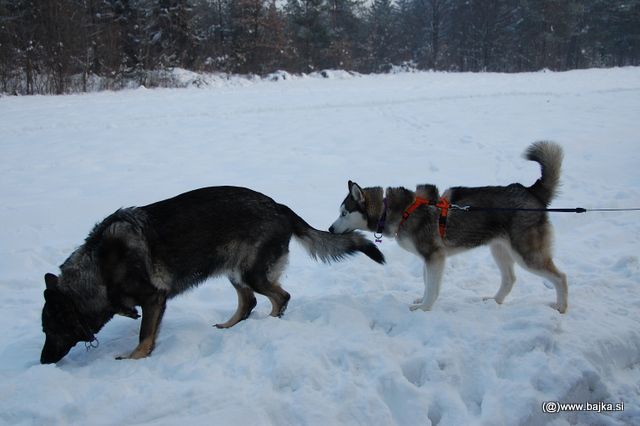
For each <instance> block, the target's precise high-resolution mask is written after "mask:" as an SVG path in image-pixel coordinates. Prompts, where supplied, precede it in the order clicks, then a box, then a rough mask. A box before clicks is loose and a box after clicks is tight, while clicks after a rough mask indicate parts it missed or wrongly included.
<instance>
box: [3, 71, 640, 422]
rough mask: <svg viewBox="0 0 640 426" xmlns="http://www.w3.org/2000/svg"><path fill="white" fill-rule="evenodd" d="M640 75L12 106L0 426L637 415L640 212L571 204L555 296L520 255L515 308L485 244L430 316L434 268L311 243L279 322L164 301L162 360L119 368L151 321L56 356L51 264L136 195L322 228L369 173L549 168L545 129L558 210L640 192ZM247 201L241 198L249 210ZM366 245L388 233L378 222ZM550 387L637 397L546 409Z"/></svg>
mask: <svg viewBox="0 0 640 426" xmlns="http://www.w3.org/2000/svg"><path fill="white" fill-rule="evenodd" d="M639 135H640V69H639V68H624V69H614V70H587V71H573V72H566V73H550V72H541V73H532V74H520V75H503V74H445V73H416V74H397V75H384V76H370V77H369V76H368V77H350V78H333V79H321V78H296V79H292V80H286V81H278V82H251V83H248V84H230V85H228V86H223V87H215V88H213V87H210V88H205V89H195V88H194V89H175V90H169V89H165V90H145V89H139V90H130V91H123V92H118V93H98V94H90V95H74V96H62V97H40V96H34V97H17V98H16V97H4V98H0V170H1V179H2V183H1V184H0V197H1V198H0V199H1V200H2V203H1V205H0V223H1V224H2V226H1V227H0V328H1V329H2V333H0V423H2V424H12V425H13V424H20V425H32V424H33V425H45V424H46V425H67V424H83V425H120V424H130V425H175V424H183V425H212V424H213V425H231V424H246V425H249V424H250V425H338V424H344V425H429V424H432V425H435V424H439V425H520V424H522V425H529V424H531V425H542V424H552V425H567V424H603V425H632V424H636V425H637V424H640V257H639V256H640V212H628V213H595V212H592V213H587V214H582V215H578V214H554V215H553V216H551V220H552V222H553V224H554V227H555V236H556V244H555V253H556V256H555V258H556V263H557V265H558V266H559V268H560V269H562V270H563V271H564V272H565V273H566V274H567V276H568V278H569V311H568V313H567V314H565V315H560V314H559V313H558V312H557V311H555V310H553V309H551V308H550V307H549V306H548V303H550V302H553V301H555V292H554V290H552V289H550V288H548V287H547V286H545V284H544V283H543V282H542V280H541V279H539V278H538V277H536V276H533V275H531V274H528V273H526V272H524V271H523V270H522V269H519V268H517V269H516V274H517V276H518V281H517V282H516V285H515V287H514V289H513V291H512V293H511V295H510V296H509V297H508V298H507V299H506V301H505V303H504V305H502V306H498V305H496V304H495V303H494V302H492V301H488V302H483V301H482V297H483V296H490V295H493V294H494V293H495V291H496V290H497V289H498V287H499V280H500V277H499V271H498V269H497V267H496V265H495V264H494V262H493V260H492V259H491V255H490V253H489V250H488V249H487V248H481V249H477V250H475V251H472V252H467V253H464V254H461V255H458V256H456V257H453V258H450V259H449V261H448V263H447V267H446V271H445V277H444V281H443V286H442V291H441V294H440V298H439V300H438V301H437V302H436V304H435V306H434V309H433V311H431V312H422V311H419V312H410V311H409V309H408V305H409V304H410V303H411V302H412V301H413V299H415V298H416V297H418V296H420V295H421V294H422V291H423V283H422V264H421V262H420V261H419V260H418V258H416V257H415V256H413V255H411V254H409V253H407V252H405V251H403V250H402V249H400V248H399V247H398V246H397V244H396V243H395V242H393V241H390V240H388V239H385V241H384V242H383V244H382V245H381V246H380V248H381V250H382V251H383V252H384V254H385V255H386V257H387V264H386V265H384V266H380V265H377V264H375V263H373V262H372V261H370V260H369V259H367V258H366V257H365V256H362V255H359V256H356V257H354V258H351V259H349V260H347V261H345V262H343V263H338V264H332V265H324V264H319V263H316V262H314V261H313V260H311V259H309V258H308V257H307V255H306V253H305V252H304V251H303V250H302V248H301V247H300V246H299V245H298V244H297V243H295V242H292V244H291V251H292V256H291V257H290V264H289V268H288V269H287V271H286V274H285V276H284V277H283V286H284V288H285V289H287V290H288V291H289V292H290V293H291V295H292V299H291V302H290V304H289V309H288V311H287V313H286V315H285V316H284V318H282V319H275V318H271V317H269V316H268V313H269V311H270V305H269V302H268V300H266V299H264V298H259V300H258V306H257V307H256V309H255V311H254V313H253V314H252V315H251V317H250V318H249V319H248V320H247V321H245V322H242V323H240V324H238V325H237V326H235V327H233V328H231V329H229V330H218V329H215V328H213V327H212V324H214V323H217V322H222V321H225V320H227V319H228V317H230V316H231V315H232V314H233V312H234V311H235V308H236V294H235V291H234V289H233V288H232V287H231V285H230V284H229V283H228V281H227V280H226V279H222V278H219V279H215V280H210V281H208V282H206V283H204V284H203V285H201V286H200V287H199V288H197V289H195V290H193V291H191V292H189V293H187V294H185V295H182V296H181V297H178V298H176V299H173V300H171V301H170V302H169V304H168V308H167V313H166V315H165V318H164V322H163V328H162V330H161V332H160V335H159V338H158V342H157V347H156V350H155V351H154V353H153V354H152V356H151V357H150V358H147V359H144V360H139V361H116V360H115V359H114V358H115V357H116V356H117V355H121V354H123V353H126V352H128V351H130V350H131V349H133V348H134V347H135V345H136V343H137V334H138V329H139V321H133V320H131V319H128V318H124V317H117V318H114V319H113V320H112V321H111V322H110V323H108V324H107V325H106V326H105V327H104V328H103V330H102V331H101V332H100V333H99V335H98V338H99V339H100V347H99V348H98V349H94V350H90V351H88V352H87V351H86V350H85V348H84V345H82V344H79V345H77V346H76V347H75V348H74V349H73V350H72V351H71V352H70V353H69V355H68V356H67V357H65V358H64V359H63V360H62V361H61V362H59V363H58V364H57V365H40V364H39V357H40V350H41V348H42V345H43V343H44V334H43V333H42V330H41V324H40V314H41V309H42V305H43V297H42V291H43V289H44V281H43V278H42V277H43V275H44V274H45V273H46V272H56V273H57V272H58V269H57V268H58V265H59V264H61V263H62V262H63V261H64V260H65V259H66V257H67V256H68V255H69V254H70V253H71V251H72V250H74V248H75V247H77V246H78V245H79V244H80V243H81V242H82V241H83V239H84V237H85V236H86V234H87V233H88V231H89V230H90V229H91V227H92V226H93V224H94V223H95V222H97V221H99V220H101V219H102V218H104V217H105V216H107V215H108V214H110V213H111V212H113V211H114V210H115V209H117V208H118V207H121V206H131V205H144V204H147V203H150V202H153V201H157V200H160V199H164V198H167V197H170V196H173V195H176V194H178V193H180V192H183V191H187V190H190V189H194V188H197V187H202V186H210V185H223V184H233V185H240V186H248V187H251V188H253V189H256V190H258V191H261V192H264V193H266V194H268V195H269V196H271V197H273V198H274V199H276V200H277V201H279V202H282V203H285V204H287V205H289V206H290V207H291V208H292V209H293V210H295V211H296V212H298V213H299V214H300V215H301V216H302V217H304V218H305V219H306V220H307V221H308V222H309V223H311V224H312V225H313V226H315V227H317V228H321V229H326V228H327V227H328V226H329V225H330V224H331V223H332V222H333V220H334V219H335V218H336V216H337V213H338V205H339V203H340V202H341V201H342V199H343V198H344V196H345V195H346V190H347V180H348V179H353V180H355V181H357V182H358V183H360V184H361V185H363V186H373V185H382V186H399V185H402V186H407V187H409V188H413V187H414V186H415V185H416V184H418V183H434V184H437V185H438V186H439V187H440V188H446V187H447V186H450V185H495V184H507V183H511V182H515V181H519V182H522V183H524V184H527V185H529V184H532V183H533V182H534V181H535V179H536V178H537V177H538V176H539V168H538V165H537V164H535V163H531V162H527V161H525V160H523V159H522V158H521V154H522V152H523V151H524V150H525V148H526V147H527V146H528V145H529V144H530V143H531V142H533V141H535V140H539V139H550V140H554V141H556V142H558V143H560V144H561V145H562V146H563V147H564V150H565V162H564V165H563V175H562V182H563V186H562V191H561V194H560V196H559V197H558V198H557V199H556V200H555V201H554V202H553V204H552V207H577V206H580V207H586V208H595V207H613V208H621V207H640V136H639ZM241 209H242V206H239V210H241ZM369 237H371V236H370V235H369ZM545 401H560V402H576V403H579V402H596V401H604V402H609V403H619V402H624V411H623V412H613V413H595V412H581V413H566V412H565V413H561V414H545V413H543V412H542V404H543V402H545Z"/></svg>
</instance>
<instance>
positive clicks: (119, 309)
mask: <svg viewBox="0 0 640 426" xmlns="http://www.w3.org/2000/svg"><path fill="white" fill-rule="evenodd" d="M292 235H293V236H294V237H296V238H297V239H298V240H299V241H300V242H301V243H302V245H303V247H304V248H305V249H306V250H307V251H308V252H309V254H310V255H311V256H312V257H314V258H318V259H320V260H322V261H323V262H329V261H332V260H340V259H342V258H343V257H345V256H347V255H350V254H354V253H356V252H358V251H360V252H362V253H364V254H366V255H367V256H369V257H370V258H371V259H373V260H374V261H376V262H378V263H384V257H383V255H382V253H380V251H379V250H378V249H377V248H376V247H375V245H374V244H373V243H372V242H371V241H368V240H367V239H366V238H364V237H363V236H362V235H360V234H358V233H348V234H344V235H333V234H330V233H328V232H324V231H319V230H316V229H314V228H312V227H311V226H310V225H309V224H307V223H306V222H305V221H304V220H303V219H302V218H300V216H298V215H297V214H295V213H294V212H293V211H292V210H291V209H290V208H289V207H287V206H285V205H282V204H278V203H276V202H275V201H274V200H272V199H271V198H269V197H267V196H265V195H263V194H260V193H258V192H255V191H252V190H250V189H246V188H238V187H231V186H220V187H210V188H202V189H197V190H194V191H191V192H187V193H184V194H181V195H178V196H176V197H174V198H171V199H168V200H164V201H160V202H157V203H154V204H150V205H148V206H144V207H131V208H125V209H120V210H118V211H116V212H115V213H113V214H112V215H110V216H108V217H107V218H106V219H104V220H103V221H102V222H100V223H99V224H97V225H96V226H95V227H94V229H93V230H92V231H91V233H90V234H89V236H88V237H87V239H86V240H85V242H84V244H83V245H82V246H80V247H79V248H78V249H77V250H76V251H74V252H73V253H72V254H71V256H69V258H68V259H67V260H66V261H65V262H64V263H63V264H62V265H61V266H60V276H56V275H54V274H46V275H45V283H46V290H45V291H44V298H45V304H44V308H43V310H42V328H43V331H44V332H45V334H46V341H45V344H44V348H43V349H42V355H41V358H40V362H41V363H43V364H44V363H54V362H58V361H59V360H61V359H62V358H63V357H64V356H65V355H66V354H67V353H68V352H69V350H70V349H71V348H72V347H73V346H74V345H75V344H76V343H77V342H81V341H84V342H92V341H94V339H95V334H96V333H98V331H99V330H100V329H101V328H102V327H103V326H104V325H105V324H106V323H107V322H108V321H109V320H110V319H111V318H112V317H113V316H114V315H115V314H122V315H125V316H129V317H132V318H138V317H139V315H138V311H137V308H136V307H137V306H140V307H141V308H142V323H141V326H140V340H139V344H138V346H137V347H136V348H135V349H134V350H133V352H131V353H130V354H129V355H127V356H125V357H124V358H134V359H137V358H143V357H146V356H148V355H149V354H150V353H151V351H152V350H153V348H154V345H155V340H156V335H157V333H158V329H159V326H160V322H161V320H162V316H163V314H164V310H165V305H166V300H167V299H168V298H171V297H173V296H175V295H177V294H180V293H182V292H183V291H185V290H187V289H189V288H190V287H193V286H195V285H197V284H199V283H201V282H203V281H204V280H206V279H207V278H209V277H211V276H215V275H227V276H228V277H229V280H230V281H231V284H232V285H233V286H234V287H235V289H236V291H237V293H238V308H237V311H236V312H235V314H234V315H233V316H232V317H231V318H230V319H229V321H227V322H225V323H223V324H217V325H216V326H217V327H219V328H228V327H232V326H233V325H235V324H236V323H238V322H239V321H242V320H244V319H246V318H247V317H248V316H249V314H250V313H251V310H252V309H253V308H254V307H255V305H256V298H255V295H254V292H256V293H259V294H262V295H264V296H266V297H268V298H269V299H270V301H271V304H272V310H271V315H273V316H278V317H279V316H281V315H282V314H283V313H284V311H285V309H286V307H287V303H288V301H289V298H290V296H289V293H287V292H286V291H285V290H283V289H282V288H281V287H280V284H279V282H278V279H279V277H280V275H281V273H282V272H283V270H284V268H285V266H286V263H287V254H288V251H289V241H290V239H291V236H292Z"/></svg>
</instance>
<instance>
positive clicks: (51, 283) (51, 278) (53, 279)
mask: <svg viewBox="0 0 640 426" xmlns="http://www.w3.org/2000/svg"><path fill="white" fill-rule="evenodd" d="M44 283H45V284H46V285H47V290H53V289H55V288H56V287H57V286H58V277H57V276H55V275H54V274H45V275H44Z"/></svg>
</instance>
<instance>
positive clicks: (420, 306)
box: [409, 303, 431, 311]
mask: <svg viewBox="0 0 640 426" xmlns="http://www.w3.org/2000/svg"><path fill="white" fill-rule="evenodd" d="M418 309H422V310H423V311H430V310H431V306H427V305H424V304H422V303H415V304H413V305H409V310H411V311H417V310H418Z"/></svg>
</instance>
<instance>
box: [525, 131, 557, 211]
mask: <svg viewBox="0 0 640 426" xmlns="http://www.w3.org/2000/svg"><path fill="white" fill-rule="evenodd" d="M524 158H526V159H527V160H531V161H535V162H537V163H539V164H540V167H541V169H542V177H540V179H538V180H537V181H536V182H535V183H534V184H533V185H532V186H531V187H529V190H530V191H531V192H532V193H533V194H534V195H535V196H536V197H537V198H538V199H539V200H540V201H542V203H543V204H544V205H545V206H547V207H548V206H549V204H550V203H551V200H553V198H554V197H555V196H556V194H557V191H558V186H559V185H560V168H561V167H562V158H563V154H562V148H561V147H560V145H558V144H556V143H554V142H549V141H539V142H535V143H533V144H531V146H530V147H529V148H528V149H527V150H526V151H525V153H524Z"/></svg>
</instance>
